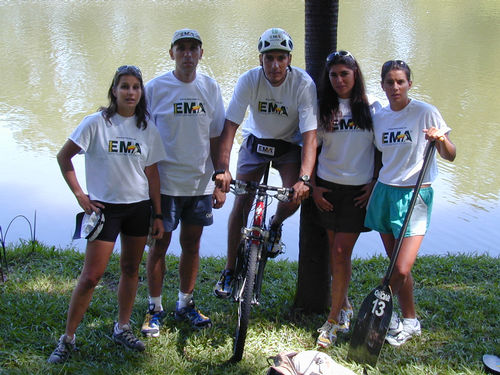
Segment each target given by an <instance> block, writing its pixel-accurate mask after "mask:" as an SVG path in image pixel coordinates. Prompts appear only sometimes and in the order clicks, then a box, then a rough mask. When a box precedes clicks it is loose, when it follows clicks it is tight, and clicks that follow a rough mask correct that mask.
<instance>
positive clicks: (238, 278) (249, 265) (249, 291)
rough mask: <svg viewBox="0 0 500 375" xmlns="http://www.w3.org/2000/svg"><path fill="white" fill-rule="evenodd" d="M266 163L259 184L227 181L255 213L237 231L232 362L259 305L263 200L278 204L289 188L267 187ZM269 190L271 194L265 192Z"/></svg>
mask: <svg viewBox="0 0 500 375" xmlns="http://www.w3.org/2000/svg"><path fill="white" fill-rule="evenodd" d="M269 168H270V164H268V165H267V166H266V170H265V172H264V177H263V183H262V184H259V183H256V182H244V181H231V184H232V185H233V188H234V190H233V192H234V193H235V194H242V193H248V192H252V193H255V210H254V215H253V219H252V225H251V226H249V227H243V228H242V229H241V241H240V244H239V246H238V254H237V257H236V266H235V270H234V284H233V294H232V298H233V299H234V300H235V301H236V302H238V303H239V306H238V322H237V326H236V334H235V338H234V351H233V357H232V360H233V361H239V360H241V358H242V355H243V350H244V346H245V340H246V333H247V329H248V322H249V318H250V309H251V306H252V305H256V304H259V298H260V292H261V287H262V279H263V275H264V268H265V266H266V262H267V259H268V249H267V241H268V238H269V231H268V229H267V228H266V224H265V222H266V213H267V198H268V197H276V198H277V199H278V200H280V201H285V200H288V198H289V195H290V194H291V192H292V191H293V189H291V188H282V187H274V186H268V185H267V180H268V177H269ZM269 191H272V192H274V193H269Z"/></svg>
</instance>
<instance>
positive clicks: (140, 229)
mask: <svg viewBox="0 0 500 375" xmlns="http://www.w3.org/2000/svg"><path fill="white" fill-rule="evenodd" d="M101 203H102V204H103V205H104V209H103V210H102V212H103V213H104V219H105V220H104V225H103V226H102V230H101V233H99V235H98V236H97V237H96V240H101V241H107V242H115V241H116V238H117V237H118V234H119V233H122V234H125V235H127V236H132V237H145V236H147V235H148V232H149V222H150V220H151V201H149V200H147V201H141V202H137V203H128V204H126V203H124V204H114V203H106V202H101Z"/></svg>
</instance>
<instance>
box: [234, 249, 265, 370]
mask: <svg viewBox="0 0 500 375" xmlns="http://www.w3.org/2000/svg"><path fill="white" fill-rule="evenodd" d="M258 253H259V245H258V244H255V243H252V244H251V245H250V249H249V251H248V258H247V265H246V275H245V276H244V279H243V287H242V288H241V290H240V297H239V304H238V323H237V325H236V333H235V337H234V351H233V358H232V359H233V361H240V360H241V358H242V357H243V350H244V349H245V340H246V337H247V329H248V321H249V319H250V308H251V307H252V299H253V294H254V285H255V273H256V271H257V261H258V260H257V258H258Z"/></svg>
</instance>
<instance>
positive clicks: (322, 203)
mask: <svg viewBox="0 0 500 375" xmlns="http://www.w3.org/2000/svg"><path fill="white" fill-rule="evenodd" d="M330 192H331V190H330V189H327V188H324V187H322V186H315V187H314V189H313V192H312V197H313V200H314V204H315V205H316V207H318V210H320V211H321V212H324V211H333V204H331V203H330V202H329V201H327V200H326V199H325V197H324V196H323V194H324V193H330Z"/></svg>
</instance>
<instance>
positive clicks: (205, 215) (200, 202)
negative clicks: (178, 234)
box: [161, 194, 214, 232]
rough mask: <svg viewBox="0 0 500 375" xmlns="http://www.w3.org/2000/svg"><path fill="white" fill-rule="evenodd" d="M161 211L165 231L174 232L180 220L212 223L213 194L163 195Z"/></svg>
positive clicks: (201, 223) (204, 223)
mask: <svg viewBox="0 0 500 375" xmlns="http://www.w3.org/2000/svg"><path fill="white" fill-rule="evenodd" d="M161 212H162V214H163V225H164V227H165V232H173V231H174V230H175V229H176V228H177V226H178V225H179V221H182V222H183V223H185V224H189V225H199V226H202V227H206V226H208V225H212V224H213V222H214V218H213V215H212V195H198V196H194V197H184V196H183V197H174V196H171V195H165V194H162V195H161Z"/></svg>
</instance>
